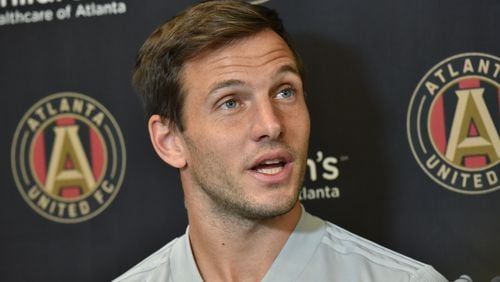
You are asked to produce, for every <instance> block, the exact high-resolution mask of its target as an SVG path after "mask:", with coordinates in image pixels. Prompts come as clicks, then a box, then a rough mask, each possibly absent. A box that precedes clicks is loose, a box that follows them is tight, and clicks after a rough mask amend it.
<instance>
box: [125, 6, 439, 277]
mask: <svg viewBox="0 0 500 282" xmlns="http://www.w3.org/2000/svg"><path fill="white" fill-rule="evenodd" d="M133 80H134V85H135V86H136V88H137V89H138V91H139V92H140V93H141V94H142V96H143V98H144V101H145V107H146V111H147V114H148V115H149V123H148V126H149V132H150V136H151V140H152V143H153V146H154V148H155V150H156V152H157V153H158V155H159V156H160V157H161V158H162V159H163V160H164V161H165V162H166V163H168V164H170V165H171V166H173V167H175V168H178V169H179V172H180V178H181V182H182V186H183V190H184V195H185V204H186V208H187V214H188V220H189V228H188V230H187V231H186V234H185V235H184V236H182V237H179V238H177V239H175V240H173V241H172V242H170V243H168V244H167V245H166V246H164V247H163V248H162V249H160V250H159V251H157V252H156V253H155V254H153V255H152V256H150V257H149V258H147V259H146V260H144V261H143V262H141V263H140V264H138V265H137V266H135V267H134V268H132V269H131V270H129V271H128V272H126V273H125V274H123V275H122V276H120V277H119V278H118V279H117V280H116V281H202V280H205V281H446V280H445V279H444V278H443V277H442V276H441V275H440V274H439V273H437V272H436V271H435V270H434V269H433V268H432V267H431V266H428V265H425V264H422V263H420V262H417V261H414V260H412V259H409V258H407V257H404V256H402V255H399V254H397V253H394V252H392V251H389V250H387V249H385V248H383V247H380V246H378V245H376V244H374V243H372V242H369V241H367V240H365V239H362V238H360V237H358V236H356V235H353V234H351V233H349V232H347V231H345V230H343V229H341V228H340V227H337V226H335V225H333V224H331V223H329V222H325V221H323V220H321V219H319V218H317V217H314V216H312V215H310V214H308V213H307V212H306V211H305V210H304V209H303V207H302V206H301V204H300V203H299V201H298V195H299V188H300V187H301V184H302V181H303V178H304V174H305V168H306V159H307V147H308V139H309V114H308V110H307V106H306V103H305V97H304V91H303V85H302V67H301V63H300V61H299V59H298V56H297V54H296V53H295V51H294V49H293V48H292V46H291V45H290V43H289V40H288V38H287V35H286V34H285V31H284V29H283V26H282V23H281V21H280V19H279V18H278V16H277V14H276V13H275V12H274V11H272V10H269V9H267V8H265V7H261V6H253V5H250V4H247V3H244V2H240V1H221V0H219V1H208V2H203V3H201V4H198V5H195V6H193V7H191V8H189V9H187V10H186V11H184V12H182V13H181V14H179V15H178V16H177V17H175V18H173V19H172V20H170V21H169V22H167V23H166V24H164V25H163V26H161V27H159V28H158V29H157V30H156V31H154V32H153V34H152V35H151V36H150V37H149V38H148V39H147V40H146V42H145V43H144V45H143V47H142V48H141V50H140V52H139V55H138V60H137V65H136V69H135V73H134V78H133Z"/></svg>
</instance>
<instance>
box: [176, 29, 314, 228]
mask: <svg viewBox="0 0 500 282" xmlns="http://www.w3.org/2000/svg"><path fill="white" fill-rule="evenodd" d="M182 83H183V86H184V88H183V90H184V94H185V95H186V96H185V104H184V108H183V120H184V123H185V131H184V132H182V133H179V134H180V138H181V139H182V141H183V144H184V147H185V151H186V153H185V158H186V163H187V164H186V167H184V168H183V169H181V175H182V177H183V184H184V185H185V186H186V184H187V186H188V187H185V189H187V190H186V194H187V195H191V194H193V193H194V194H198V195H200V193H201V195H203V197H201V199H196V200H197V201H202V202H201V203H200V204H204V205H208V206H209V207H210V208H211V209H213V210H215V211H217V212H222V213H225V214H230V215H236V216H239V217H243V218H247V219H264V218H269V217H274V216H278V215H281V214H284V213H286V212H288V211H289V210H291V209H292V208H293V207H294V206H295V205H296V204H297V200H298V191H299V188H300V186H301V184H302V181H303V176H304V172H305V164H306V158H307V146H308V140H309V113H308V111H307V107H306V104H305V101H304V92H303V87H302V80H301V78H300V76H299V74H298V71H297V65H296V63H295V60H294V57H293V55H292V52H291V51H290V49H289V48H288V46H287V45H286V43H285V42H284V41H283V40H282V39H281V37H279V36H278V35H277V34H276V33H274V32H272V31H269V30H265V31H262V32H260V33H258V34H256V35H254V36H252V37H248V38H245V39H242V40H239V41H236V42H234V43H232V44H231V45H229V46H226V47H223V48H221V49H217V50H215V51H210V52H206V53H204V54H202V55H200V56H198V57H196V58H194V59H192V60H190V61H188V62H187V63H186V64H185V66H184V68H183V73H182ZM191 189H194V190H191Z"/></svg>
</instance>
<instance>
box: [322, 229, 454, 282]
mask: <svg viewBox="0 0 500 282" xmlns="http://www.w3.org/2000/svg"><path fill="white" fill-rule="evenodd" d="M318 252H319V253H320V254H322V256H328V257H331V258H332V259H334V260H338V261H337V264H341V265H342V268H343V269H345V270H352V271H355V272H354V273H359V275H360V278H361V280H362V281H374V280H375V281H379V279H380V281H447V280H446V279H445V278H444V277H443V276H441V275H440V274H439V273H438V272H437V271H435V270H434V268H432V266H430V265H427V264H424V263H422V262H419V261H417V260H414V259H412V258H409V257H407V256H404V255H402V254H399V253H397V252H394V251H392V250H390V249H387V248H385V247H383V246H380V245H378V244H376V243H374V242H372V241H370V240H367V239H365V238H362V237H360V236H358V235H356V234H353V233H351V232H349V231H347V230H345V229H343V228H341V227H339V226H337V225H335V224H333V223H330V222H327V221H325V233H324V236H323V238H322V240H321V243H320V245H319V246H318ZM352 273H353V272H351V275H352ZM389 277H394V278H395V279H394V280H392V279H389V280H387V278H389ZM384 279H385V280H384Z"/></svg>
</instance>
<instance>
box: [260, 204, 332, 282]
mask: <svg viewBox="0 0 500 282" xmlns="http://www.w3.org/2000/svg"><path fill="white" fill-rule="evenodd" d="M325 232H326V227H325V222H324V221H323V220H321V219H319V218H318V217H315V216H312V215H311V214H309V213H308V212H306V211H305V209H304V207H303V206H302V214H301V216H300V219H299V222H298V223H297V226H296V227H295V230H294V231H293V232H292V234H291V235H290V237H289V238H288V240H287V242H286V244H285V246H284V247H283V249H282V250H281V252H280V253H279V255H278V257H277V258H276V260H275V261H274V262H273V264H272V265H271V268H270V269H269V271H268V272H267V274H266V276H264V279H263V281H273V282H274V281H295V280H296V279H297V278H298V277H299V275H300V274H301V273H302V271H303V270H304V268H305V267H306V266H307V264H308V262H309V260H310V259H311V258H312V256H313V254H314V252H315V251H316V249H317V248H318V246H319V244H320V242H321V239H322V237H323V235H324V233H325Z"/></svg>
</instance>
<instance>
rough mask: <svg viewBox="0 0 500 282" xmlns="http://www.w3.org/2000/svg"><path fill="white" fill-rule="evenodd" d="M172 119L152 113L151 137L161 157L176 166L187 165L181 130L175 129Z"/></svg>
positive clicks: (149, 125) (150, 120) (149, 122)
mask: <svg viewBox="0 0 500 282" xmlns="http://www.w3.org/2000/svg"><path fill="white" fill-rule="evenodd" d="M173 128H174V127H173V126H171V125H170V121H169V120H167V119H162V118H161V117H160V116H159V115H152V116H151V117H150V118H149V121H148V129H149V137H150V138H151V142H152V143H153V147H154V149H155V151H156V153H157V154H158V156H160V158H161V159H162V160H163V161H165V162H166V163H168V164H169V165H171V166H173V167H176V168H183V167H185V166H186V156H185V152H184V147H183V143H182V140H181V139H180V137H179V132H177V131H175V130H173Z"/></svg>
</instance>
